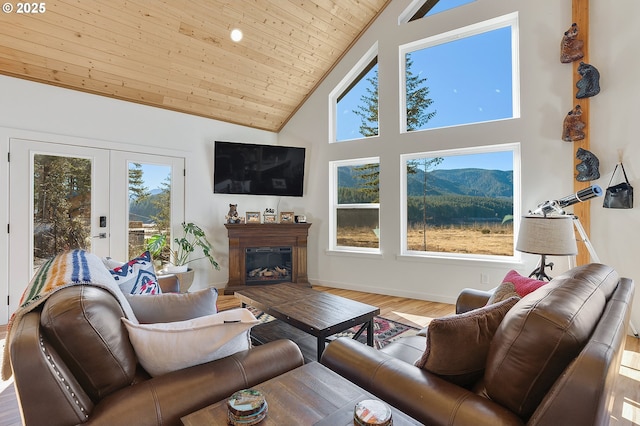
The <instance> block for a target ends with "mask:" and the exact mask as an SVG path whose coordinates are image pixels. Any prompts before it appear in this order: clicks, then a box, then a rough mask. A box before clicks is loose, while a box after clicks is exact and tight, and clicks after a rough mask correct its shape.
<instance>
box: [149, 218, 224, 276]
mask: <svg viewBox="0 0 640 426" xmlns="http://www.w3.org/2000/svg"><path fill="white" fill-rule="evenodd" d="M182 231H183V234H182V236H181V237H180V238H174V239H173V241H174V243H175V247H176V248H175V250H174V249H171V247H170V246H169V244H168V243H169V239H168V236H167V234H156V235H153V236H152V237H151V238H149V239H148V240H147V250H149V252H150V253H151V256H153V258H154V259H157V258H161V257H162V252H163V251H165V250H166V249H167V247H168V249H169V252H170V259H171V263H172V264H173V265H175V266H182V265H186V264H188V263H190V262H194V261H196V260H200V259H205V258H206V259H207V260H209V263H211V266H213V267H214V268H216V269H218V270H219V269H220V265H218V262H217V261H216V259H215V257H213V246H212V244H211V243H210V242H209V240H207V236H206V235H205V233H204V231H203V230H202V228H200V227H199V226H198V225H196V224H194V223H192V222H189V223H184V222H183V223H182ZM198 248H199V249H200V250H201V251H202V256H200V257H195V258H192V255H193V253H195V251H196V249H198Z"/></svg>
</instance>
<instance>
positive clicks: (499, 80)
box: [400, 14, 520, 131]
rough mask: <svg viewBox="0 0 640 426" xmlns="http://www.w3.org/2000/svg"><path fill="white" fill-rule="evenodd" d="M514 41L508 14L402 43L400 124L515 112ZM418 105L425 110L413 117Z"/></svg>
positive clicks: (407, 127)
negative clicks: (401, 119) (419, 118)
mask: <svg viewBox="0 0 640 426" xmlns="http://www.w3.org/2000/svg"><path fill="white" fill-rule="evenodd" d="M517 45H518V42H517V14H510V15H506V16H503V17H500V18H496V19H492V20H489V21H485V22H481V23H478V24H475V25H471V26H468V27H465V28H461V29H458V30H454V31H450V32H448V33H444V34H440V35H437V36H434V37H430V38H428V39H424V40H419V41H417V42H413V43H410V44H407V45H404V46H401V47H400V55H401V63H402V65H403V69H402V72H401V75H404V76H405V79H404V92H405V96H404V97H402V98H401V99H402V103H403V104H402V105H401V112H402V114H403V126H404V128H403V130H404V131H414V130H424V129H433V128H438V127H448V126H458V125H463V124H471V123H481V122H486V121H494V120H501V119H508V118H515V117H518V116H519V115H520V110H519V82H518V72H517V71H518V69H517V67H518V58H517ZM416 93H418V94H421V95H422V98H418V99H416V98H415V94H416ZM416 106H418V107H422V108H427V107H428V109H427V110H426V113H428V114H429V116H428V117H425V118H424V119H422V120H420V121H419V122H416V121H415V117H414V111H415V108H416Z"/></svg>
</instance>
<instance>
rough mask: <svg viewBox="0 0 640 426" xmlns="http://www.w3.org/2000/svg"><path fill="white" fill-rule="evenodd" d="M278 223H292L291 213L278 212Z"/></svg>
mask: <svg viewBox="0 0 640 426" xmlns="http://www.w3.org/2000/svg"><path fill="white" fill-rule="evenodd" d="M280 223H293V212H280Z"/></svg>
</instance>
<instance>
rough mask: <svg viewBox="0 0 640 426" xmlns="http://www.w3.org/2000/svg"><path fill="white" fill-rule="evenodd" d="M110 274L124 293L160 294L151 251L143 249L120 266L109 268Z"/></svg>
mask: <svg viewBox="0 0 640 426" xmlns="http://www.w3.org/2000/svg"><path fill="white" fill-rule="evenodd" d="M110 272H111V275H113V278H114V279H115V280H116V282H117V283H118V286H120V289H121V290H122V292H123V293H124V294H146V295H154V294H161V293H162V290H161V289H160V285H159V284H158V279H157V278H156V272H155V269H154V268H153V261H152V260H151V253H149V252H148V251H145V252H144V253H142V254H141V255H140V256H138V257H136V258H135V259H131V260H130V261H128V262H127V263H125V264H124V265H122V266H118V267H115V268H113V269H111V271H110Z"/></svg>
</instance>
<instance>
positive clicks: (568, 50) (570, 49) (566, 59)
mask: <svg viewBox="0 0 640 426" xmlns="http://www.w3.org/2000/svg"><path fill="white" fill-rule="evenodd" d="M583 47H584V42H583V41H582V40H579V39H578V25H577V24H576V23H575V22H574V23H573V24H572V25H571V28H569V29H568V30H567V31H565V32H564V36H563V37H562V43H561V44H560V62H562V63H563V64H568V63H571V62H574V61H577V60H578V59H582V58H583V57H584V52H583V50H582V49H583Z"/></svg>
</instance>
